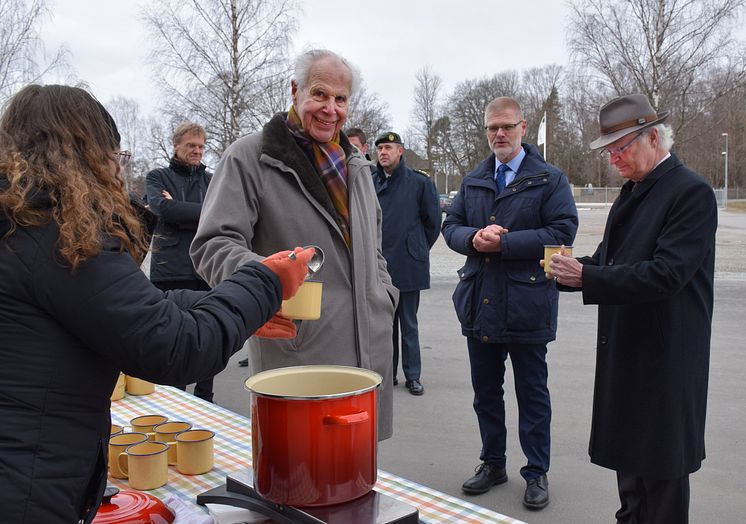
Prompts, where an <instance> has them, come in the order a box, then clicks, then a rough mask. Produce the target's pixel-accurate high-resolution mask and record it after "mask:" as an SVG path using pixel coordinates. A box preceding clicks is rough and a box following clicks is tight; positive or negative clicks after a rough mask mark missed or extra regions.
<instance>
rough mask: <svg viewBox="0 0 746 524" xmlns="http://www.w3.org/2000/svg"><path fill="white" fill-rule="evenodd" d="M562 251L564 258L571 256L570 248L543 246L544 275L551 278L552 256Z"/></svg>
mask: <svg viewBox="0 0 746 524" xmlns="http://www.w3.org/2000/svg"><path fill="white" fill-rule="evenodd" d="M563 249H564V251H565V256H568V257H571V256H572V246H544V275H546V277H547V278H552V255H554V254H555V253H560V254H561V252H562V250H563Z"/></svg>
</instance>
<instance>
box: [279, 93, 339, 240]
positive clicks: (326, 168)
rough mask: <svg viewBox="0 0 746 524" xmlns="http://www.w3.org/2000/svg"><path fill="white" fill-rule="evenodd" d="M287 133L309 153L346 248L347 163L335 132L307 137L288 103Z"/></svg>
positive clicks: (298, 118) (293, 109)
mask: <svg viewBox="0 0 746 524" xmlns="http://www.w3.org/2000/svg"><path fill="white" fill-rule="evenodd" d="M286 123H287V126H288V129H289V130H290V133H291V134H292V135H293V138H295V141H296V142H297V143H298V145H299V146H300V147H302V148H303V149H305V150H306V151H308V152H309V153H313V160H314V164H315V167H316V170H317V171H318V172H319V175H320V177H321V181H322V182H323V183H324V186H325V187H326V191H327V192H328V193H329V197H330V198H331V199H332V204H334V209H336V210H337V224H338V225H339V229H341V230H342V236H343V237H344V240H345V243H346V244H347V247H348V248H349V247H350V245H351V244H352V239H351V238H350V210H349V208H348V199H349V195H348V192H347V164H346V163H345V152H344V150H343V149H342V146H340V145H339V133H337V134H336V135H335V136H334V137H333V138H332V139H331V140H330V141H329V142H316V141H315V140H311V139H310V138H309V137H308V135H307V134H306V133H305V132H304V131H303V123H302V122H301V120H300V117H299V116H298V113H297V112H296V111H295V106H291V107H290V111H288V117H287V120H286Z"/></svg>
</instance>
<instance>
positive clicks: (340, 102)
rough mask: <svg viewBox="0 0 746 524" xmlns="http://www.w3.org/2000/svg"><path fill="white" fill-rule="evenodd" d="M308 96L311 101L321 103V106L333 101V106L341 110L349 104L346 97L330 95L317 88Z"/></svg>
mask: <svg viewBox="0 0 746 524" xmlns="http://www.w3.org/2000/svg"><path fill="white" fill-rule="evenodd" d="M310 94H311V98H312V99H313V100H315V101H316V102H321V103H322V104H328V103H329V100H333V101H334V105H335V106H337V107H339V108H341V109H344V108H346V107H347V106H348V105H349V104H350V102H349V99H348V97H347V95H332V94H330V93H327V92H326V91H324V90H323V89H318V88H317V89H313V90H312V91H311V93H310Z"/></svg>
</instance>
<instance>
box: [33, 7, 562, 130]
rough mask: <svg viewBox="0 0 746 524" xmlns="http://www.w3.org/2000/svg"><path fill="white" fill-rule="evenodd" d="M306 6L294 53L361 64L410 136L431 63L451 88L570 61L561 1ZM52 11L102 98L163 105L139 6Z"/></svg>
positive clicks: (52, 38)
mask: <svg viewBox="0 0 746 524" xmlns="http://www.w3.org/2000/svg"><path fill="white" fill-rule="evenodd" d="M299 3H300V4H301V5H302V6H303V11H304V13H302V14H300V15H299V16H298V32H297V33H296V35H295V38H294V49H295V50H296V51H301V50H303V49H305V48H307V47H309V46H313V47H325V48H328V49H331V50H333V51H335V52H337V53H340V54H341V55H343V56H345V57H346V58H348V59H349V60H350V61H351V62H352V63H354V64H355V65H357V66H358V67H359V68H360V70H361V72H362V74H363V79H364V81H365V85H366V86H367V88H368V91H370V92H375V93H378V95H379V97H380V98H381V100H384V101H386V102H387V103H388V105H389V114H390V116H391V120H392V123H393V125H394V127H395V130H397V131H400V132H401V133H404V132H405V131H406V129H407V127H408V126H409V125H410V113H411V110H412V92H413V88H414V81H415V73H416V71H417V70H418V69H419V68H421V67H422V66H424V65H426V64H427V65H429V66H430V67H431V69H432V70H433V72H435V73H436V74H438V75H440V76H441V78H442V79H443V87H444V91H445V92H446V93H450V92H451V91H452V89H453V87H454V86H455V85H456V84H457V83H458V82H460V81H463V80H467V79H473V78H480V77H485V76H490V75H492V74H494V73H497V72H499V71H505V70H509V69H515V70H523V69H527V68H530V67H537V66H542V65H546V64H553V63H556V64H562V65H564V64H566V63H567V53H566V50H565V49H566V45H565V36H564V35H565V25H566V22H567V20H566V16H567V12H568V9H567V7H566V6H565V2H563V1H561V0H524V1H522V2H519V1H515V0H514V1H508V0H480V1H468V0H462V1H461V2H458V1H457V2H454V1H443V0H429V1H428V0H402V1H394V2H381V3H376V2H364V3H363V2H347V3H346V4H345V3H344V2H341V1H339V0H338V1H328V0H300V1H299ZM342 5H346V6H347V7H346V8H345V9H344V10H342V9H340V6H342ZM356 10H357V11H356ZM363 10H365V12H363ZM52 11H53V18H52V19H51V20H48V21H47V22H46V23H45V24H44V26H43V29H42V38H43V40H44V42H45V45H46V46H47V48H48V49H53V48H55V47H56V46H59V45H65V46H67V48H68V49H69V51H70V53H71V56H70V63H71V65H72V66H73V68H74V69H75V73H76V75H77V78H78V79H80V80H82V81H85V82H86V83H87V84H88V85H89V86H90V89H91V91H92V92H93V93H94V95H96V97H97V98H99V99H100V100H101V101H103V102H106V101H108V100H109V99H110V98H112V97H114V96H118V95H122V96H127V97H131V98H134V99H136V100H137V101H138V102H139V103H140V106H141V109H142V111H143V113H144V114H148V113H149V112H151V111H152V110H154V109H155V107H154V104H155V100H154V98H155V96H156V93H157V91H156V89H155V88H154V86H153V83H152V81H151V79H150V69H149V66H148V65H147V64H146V62H145V57H146V55H147V50H148V45H149V42H148V37H147V35H146V34H145V31H144V28H143V25H142V23H141V22H140V21H139V20H138V19H137V13H138V9H137V7H136V5H135V4H134V2H133V3H129V2H122V1H121V0H120V1H117V2H115V1H114V0H96V1H91V0H56V4H54V5H53V6H52ZM358 13H359V14H358ZM288 89H289V88H288ZM404 138H405V141H406V137H404Z"/></svg>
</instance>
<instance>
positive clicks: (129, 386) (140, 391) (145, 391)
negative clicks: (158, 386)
mask: <svg viewBox="0 0 746 524" xmlns="http://www.w3.org/2000/svg"><path fill="white" fill-rule="evenodd" d="M125 389H126V390H127V393H129V394H130V395H150V394H151V393H152V392H153V391H155V384H153V383H152V382H148V381H147V380H142V379H140V378H137V377H131V376H129V375H127V378H126V388H125Z"/></svg>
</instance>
